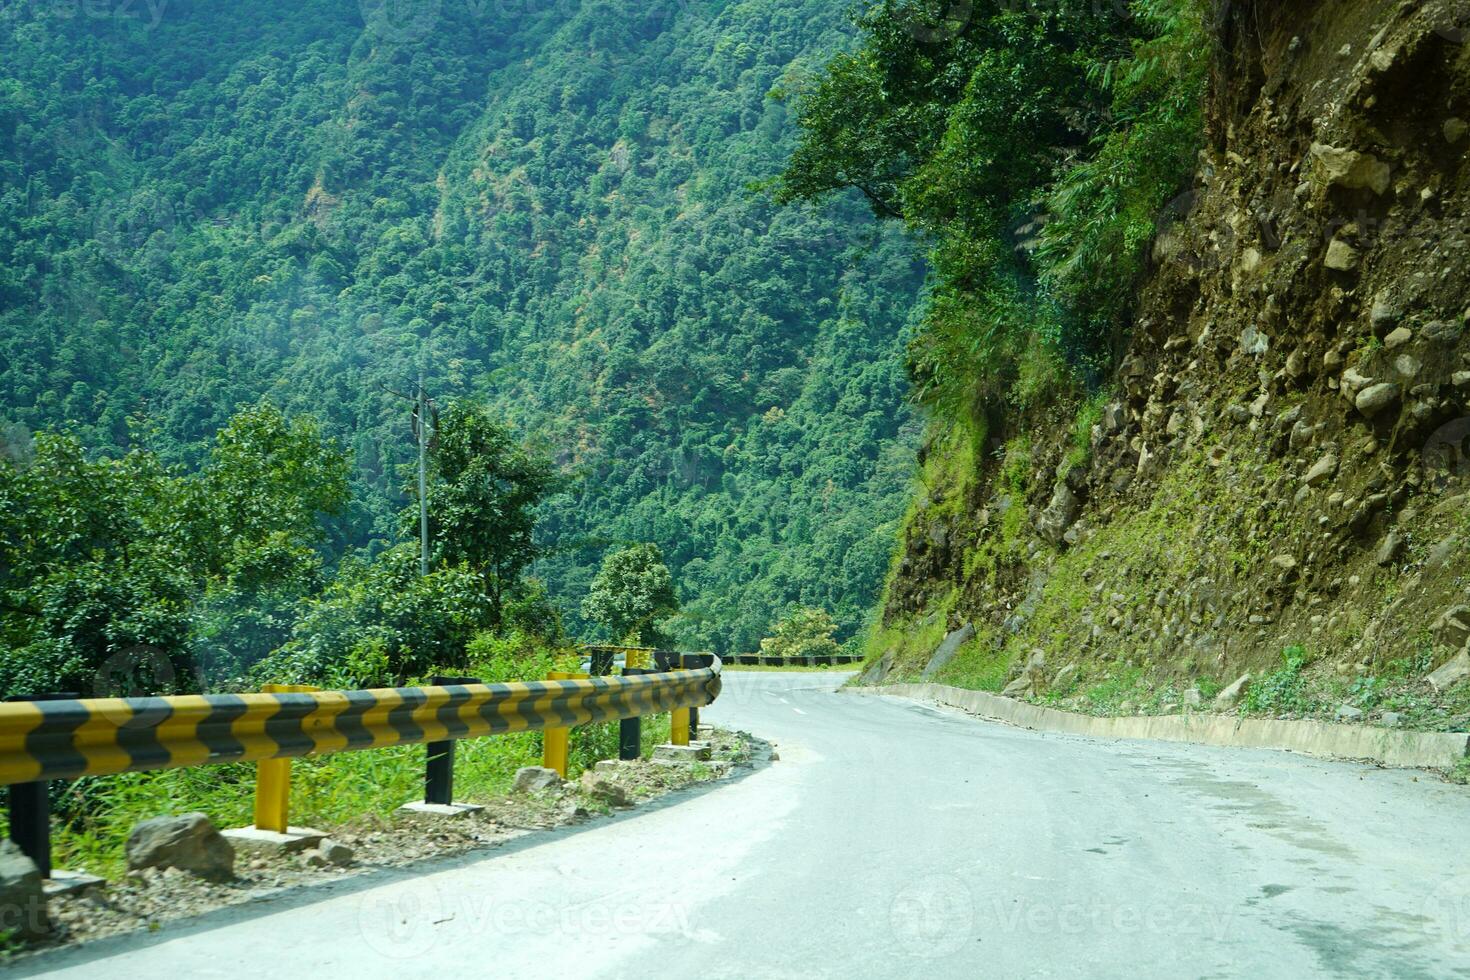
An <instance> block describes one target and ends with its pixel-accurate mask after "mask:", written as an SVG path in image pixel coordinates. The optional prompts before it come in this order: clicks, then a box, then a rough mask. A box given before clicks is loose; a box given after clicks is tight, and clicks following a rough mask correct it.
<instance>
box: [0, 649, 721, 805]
mask: <svg viewBox="0 0 1470 980" xmlns="http://www.w3.org/2000/svg"><path fill="white" fill-rule="evenodd" d="M720 667H721V664H720V662H719V660H718V659H716V660H714V662H713V664H712V666H710V667H706V668H703V669H700V670H682V671H672V672H665V673H657V674H643V675H639V676H633V677H593V678H588V679H585V680H563V681H531V682H525V683H515V684H465V685H446V686H440V687H408V688H383V689H379V690H368V691H321V692H314V693H279V694H265V693H262V694H216V695H182V696H176V697H148V698H94V699H69V700H60V701H36V702H28V703H19V702H17V703H8V704H0V785H12V784H15V783H29V782H35V781H37V780H44V779H76V778H77V777H79V776H105V775H110V774H113V773H120V772H139V771H143V770H150V769H174V768H180V767H184V766H198V765H213V764H216V763H223V762H258V761H260V760H263V759H290V758H295V757H297V756H305V755H325V754H329V753H333V752H347V751H356V750H361V749H378V748H386V747H388V746H392V745H417V744H420V743H425V742H442V741H449V740H456V739H462V738H478V737H482V736H486V735H501V734H506V733H509V732H520V731H534V730H543V729H547V728H572V727H575V726H578V725H586V724H591V723H593V722H600V721H616V720H619V719H622V718H631V717H635V716H638V715H644V714H654V713H660V712H665V711H673V710H676V709H679V708H697V707H700V706H702V705H706V704H710V703H712V702H713V701H714V700H715V698H716V697H718V696H719V693H720V683H721V682H720Z"/></svg>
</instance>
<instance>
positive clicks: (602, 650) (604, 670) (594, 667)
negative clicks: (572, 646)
mask: <svg viewBox="0 0 1470 980" xmlns="http://www.w3.org/2000/svg"><path fill="white" fill-rule="evenodd" d="M588 654H589V656H588V658H587V660H588V663H587V666H588V667H589V668H590V669H589V670H588V671H587V673H589V674H591V675H592V676H593V677H607V676H609V675H610V674H612V672H613V662H614V661H615V660H616V659H617V651H616V650H614V649H612V648H611V647H592V648H591V649H590V650H589V651H588Z"/></svg>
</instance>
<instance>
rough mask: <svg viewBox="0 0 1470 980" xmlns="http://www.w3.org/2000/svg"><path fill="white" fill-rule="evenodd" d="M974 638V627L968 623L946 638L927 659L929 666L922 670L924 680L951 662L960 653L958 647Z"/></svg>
mask: <svg viewBox="0 0 1470 980" xmlns="http://www.w3.org/2000/svg"><path fill="white" fill-rule="evenodd" d="M974 638H975V627H974V626H972V625H970V624H969V623H966V624H965V625H963V626H961V627H960V628H959V629H957V630H955V631H954V632H953V633H951V634H949V635H948V636H946V637H945V638H944V642H943V643H941V644H939V647H938V648H937V649H936V650H935V651H934V656H932V657H930V658H929V664H928V666H926V667H925V668H924V673H923V675H922V676H923V678H924V680H928V679H929V678H931V677H933V676H934V675H935V674H937V673H939V671H941V670H943V669H944V665H945V664H947V663H949V662H950V661H951V660H953V659H954V657H955V654H957V653H959V652H960V647H962V646H964V645H965V644H966V643H969V642H970V641H971V640H973V639H974Z"/></svg>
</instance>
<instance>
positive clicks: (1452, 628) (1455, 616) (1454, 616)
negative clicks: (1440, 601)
mask: <svg viewBox="0 0 1470 980" xmlns="http://www.w3.org/2000/svg"><path fill="white" fill-rule="evenodd" d="M1434 639H1435V642H1437V643H1442V644H1444V645H1445V646H1447V647H1449V648H1450V649H1451V650H1458V649H1460V647H1463V646H1464V645H1465V644H1466V643H1470V606H1453V607H1451V608H1449V609H1446V610H1445V612H1444V615H1442V616H1440V617H1439V619H1437V620H1435V621H1434Z"/></svg>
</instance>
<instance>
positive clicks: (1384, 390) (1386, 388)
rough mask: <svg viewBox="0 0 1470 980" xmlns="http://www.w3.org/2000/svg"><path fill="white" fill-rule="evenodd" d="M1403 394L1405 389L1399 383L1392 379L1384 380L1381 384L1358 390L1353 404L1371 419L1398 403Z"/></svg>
mask: <svg viewBox="0 0 1470 980" xmlns="http://www.w3.org/2000/svg"><path fill="white" fill-rule="evenodd" d="M1403 395H1404V393H1403V390H1402V389H1401V388H1399V386H1398V385H1396V384H1394V383H1393V382H1391V381H1384V382H1382V383H1380V384H1376V385H1369V386H1368V387H1366V388H1364V389H1363V390H1362V391H1360V392H1358V397H1357V398H1355V399H1353V404H1354V405H1356V406H1357V409H1358V411H1360V412H1362V413H1363V414H1364V415H1366V416H1368V418H1370V419H1371V418H1376V417H1378V416H1379V415H1382V414H1383V413H1384V412H1386V411H1387V410H1388V409H1390V408H1392V407H1393V406H1395V405H1397V404H1398V403H1399V399H1401V398H1402V397H1403Z"/></svg>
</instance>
